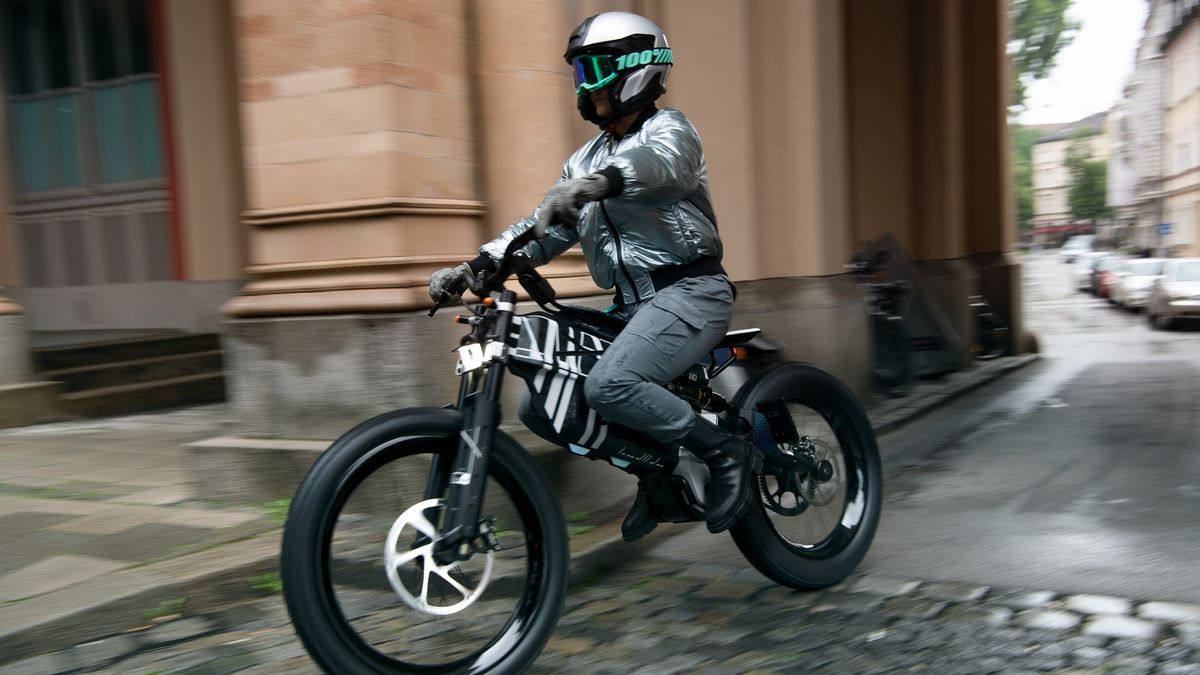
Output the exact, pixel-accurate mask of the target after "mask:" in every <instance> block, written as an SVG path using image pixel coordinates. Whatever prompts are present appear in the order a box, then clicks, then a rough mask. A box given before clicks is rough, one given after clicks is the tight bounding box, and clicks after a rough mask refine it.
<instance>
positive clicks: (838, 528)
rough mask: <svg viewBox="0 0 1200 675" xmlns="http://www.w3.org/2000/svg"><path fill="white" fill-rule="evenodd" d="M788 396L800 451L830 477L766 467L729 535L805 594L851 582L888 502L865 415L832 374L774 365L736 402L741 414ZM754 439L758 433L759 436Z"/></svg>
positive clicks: (763, 568) (768, 571) (762, 566)
mask: <svg viewBox="0 0 1200 675" xmlns="http://www.w3.org/2000/svg"><path fill="white" fill-rule="evenodd" d="M781 398H782V399H784V401H786V403H787V408H788V412H789V413H790V416H791V418H792V421H793V422H794V423H795V426H796V430H797V432H798V433H799V435H800V442H799V444H798V445H799V446H800V448H802V449H803V451H804V452H807V453H809V454H810V455H811V457H812V459H813V460H815V461H816V462H818V463H821V464H824V463H826V462H827V463H828V464H827V465H826V466H827V467H828V468H830V469H831V470H832V474H831V475H829V476H828V477H827V478H825V479H824V480H822V478H821V477H819V476H814V475H809V474H803V473H797V472H788V471H784V470H781V469H776V468H773V467H766V468H764V470H763V473H762V474H761V475H760V476H757V477H756V478H757V480H758V488H759V493H760V494H759V499H758V500H756V503H755V505H754V506H753V507H752V508H751V510H750V513H748V514H747V515H746V516H745V517H743V518H742V520H741V521H739V522H738V524H737V525H735V526H734V527H733V528H732V530H731V534H732V535H733V540H734V542H735V543H736V544H737V547H738V549H740V550H741V552H742V555H744V556H745V557H746V559H747V560H748V561H749V562H750V564H752V565H754V567H755V568H756V569H757V570H758V571H759V572H761V573H762V574H763V575H764V576H766V577H767V578H768V579H771V580H772V581H775V582H776V583H779V584H783V585H785V586H790V587H792V588H798V589H802V590H808V589H816V588H824V587H827V586H831V585H833V584H835V583H837V582H839V581H841V580H842V579H844V578H846V576H847V575H849V574H850V573H851V572H853V571H854V568H855V567H857V566H858V563H859V562H860V561H861V560H862V559H863V556H865V555H866V554H867V549H868V548H870V546H871V540H872V539H874V537H875V529H876V527H877V526H878V525H879V516H880V511H881V509H882V505H883V478H882V467H881V464H880V461H879V450H878V448H877V447H876V444H875V434H874V432H873V431H872V429H871V424H870V422H869V421H868V419H867V415H866V412H865V411H863V409H862V406H861V405H860V404H859V402H858V400H857V399H856V398H855V397H854V394H852V393H851V392H850V390H848V389H846V387H845V386H844V385H842V383H841V382H839V381H838V380H837V379H836V378H834V377H833V376H832V375H830V374H829V373H827V372H825V371H824V370H821V369H820V368H817V367H816V366H812V365H809V364H805V363H785V364H779V365H777V366H774V367H771V368H769V369H767V370H765V371H763V372H761V373H759V374H758V375H757V376H755V377H754V378H753V379H751V380H750V381H749V382H747V383H746V385H745V386H743V387H742V388H741V389H740V390H739V391H738V394H737V396H736V397H735V398H734V401H733V403H734V405H735V406H736V407H737V408H740V409H753V408H754V407H755V405H756V403H758V402H761V401H773V400H778V399H781ZM756 436H757V434H756Z"/></svg>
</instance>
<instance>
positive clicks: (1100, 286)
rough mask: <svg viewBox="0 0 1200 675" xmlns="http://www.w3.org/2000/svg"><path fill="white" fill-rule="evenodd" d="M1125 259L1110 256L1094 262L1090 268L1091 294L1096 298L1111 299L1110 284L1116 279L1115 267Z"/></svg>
mask: <svg viewBox="0 0 1200 675" xmlns="http://www.w3.org/2000/svg"><path fill="white" fill-rule="evenodd" d="M1125 261H1126V258H1123V257H1121V256H1119V255H1110V256H1107V257H1104V258H1101V259H1099V260H1097V261H1096V264H1095V265H1093V266H1092V294H1093V295H1095V296H1096V297H1098V298H1111V297H1112V284H1113V282H1114V281H1116V279H1117V274H1116V273H1117V266H1118V265H1120V264H1121V263H1123V262H1125Z"/></svg>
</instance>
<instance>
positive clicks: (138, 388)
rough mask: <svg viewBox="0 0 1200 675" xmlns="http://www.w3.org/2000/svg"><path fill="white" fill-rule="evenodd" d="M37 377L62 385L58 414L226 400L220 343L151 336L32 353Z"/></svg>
mask: <svg viewBox="0 0 1200 675" xmlns="http://www.w3.org/2000/svg"><path fill="white" fill-rule="evenodd" d="M33 358H34V364H35V368H36V369H37V377H38V379H41V380H46V381H52V382H56V383H58V384H59V386H60V387H61V392H62V393H60V394H59V396H58V400H57V408H58V411H59V412H60V413H62V414H63V415H66V416H71V417H105V416H109V415H123V414H129V413H137V412H143V411H147V410H154V409H157V408H167V407H174V406H182V405H195V404H201V403H213V402H219V401H223V400H225V373H224V367H223V363H222V351H221V344H220V339H219V337H218V336H217V335H212V334H197V335H185V334H173V335H153V336H146V337H138V338H130V339H124V340H111V341H105V342H93V343H88V344H77V345H70V346H64V347H47V348H43V349H37V350H35V351H34V356H33Z"/></svg>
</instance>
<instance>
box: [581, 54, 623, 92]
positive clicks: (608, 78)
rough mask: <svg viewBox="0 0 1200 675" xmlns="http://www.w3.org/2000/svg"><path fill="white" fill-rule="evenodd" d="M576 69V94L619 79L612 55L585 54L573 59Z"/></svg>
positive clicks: (604, 85)
mask: <svg viewBox="0 0 1200 675" xmlns="http://www.w3.org/2000/svg"><path fill="white" fill-rule="evenodd" d="M571 66H572V68H573V69H574V71H575V95H576V96H582V95H583V94H584V93H585V92H590V91H595V90H597V89H602V88H604V87H606V86H608V85H609V83H611V82H612V81H613V80H615V79H617V69H616V63H615V62H614V61H613V58H612V57H611V56H608V55H606V54H602V55H584V56H577V57H575V58H574V59H573V60H572V61H571Z"/></svg>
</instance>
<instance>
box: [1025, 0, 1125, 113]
mask: <svg viewBox="0 0 1200 675" xmlns="http://www.w3.org/2000/svg"><path fill="white" fill-rule="evenodd" d="M1146 5H1147V2H1146V0H1073V2H1072V3H1071V8H1070V9H1068V10H1067V13H1068V16H1070V17H1072V18H1074V19H1076V20H1078V21H1079V22H1080V24H1082V25H1081V26H1080V28H1079V31H1078V32H1077V33H1075V39H1074V40H1072V41H1071V44H1070V45H1068V46H1067V47H1066V48H1065V49H1063V50H1062V51H1061V52H1059V53H1058V59H1057V60H1056V62H1055V68H1054V71H1053V72H1052V73H1051V74H1050V77H1047V78H1046V79H1044V80H1041V81H1039V82H1035V83H1034V84H1033V85H1031V86H1030V87H1029V88H1028V89H1027V90H1026V91H1027V94H1028V96H1027V98H1026V107H1027V110H1026V111H1025V112H1023V113H1022V114H1021V115H1020V117H1019V118H1018V121H1019V122H1020V123H1022V124H1048V123H1054V122H1072V121H1075V120H1078V119H1081V118H1084V117H1087V116H1088V115H1091V114H1092V113H1098V112H1101V111H1104V110H1108V109H1109V108H1110V107H1112V104H1113V103H1116V102H1117V100H1119V99H1120V97H1121V90H1122V89H1124V88H1125V84H1126V83H1127V82H1128V81H1129V76H1130V75H1131V74H1132V73H1133V62H1134V56H1135V51H1136V50H1137V43H1138V39H1139V38H1141V36H1142V27H1143V25H1144V24H1145V22H1146Z"/></svg>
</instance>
